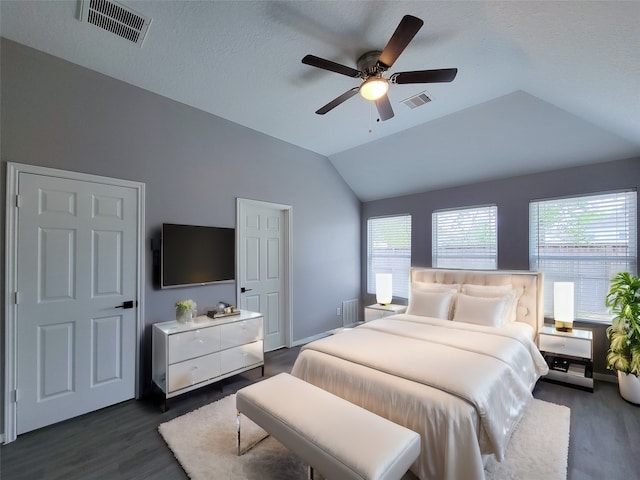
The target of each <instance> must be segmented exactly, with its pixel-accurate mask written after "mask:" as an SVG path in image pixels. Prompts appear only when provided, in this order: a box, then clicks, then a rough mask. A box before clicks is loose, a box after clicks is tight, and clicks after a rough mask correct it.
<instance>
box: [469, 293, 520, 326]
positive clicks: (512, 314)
mask: <svg viewBox="0 0 640 480" xmlns="http://www.w3.org/2000/svg"><path fill="white" fill-rule="evenodd" d="M461 291H462V293H464V294H465V295H469V296H471V297H488V298H494V297H503V296H505V295H508V296H509V297H510V299H509V304H508V305H507V308H506V309H505V318H504V320H505V322H515V321H516V312H517V308H518V301H519V300H520V296H521V295H522V289H521V288H520V289H515V288H513V287H512V286H511V285H472V284H464V285H462V289H461Z"/></svg>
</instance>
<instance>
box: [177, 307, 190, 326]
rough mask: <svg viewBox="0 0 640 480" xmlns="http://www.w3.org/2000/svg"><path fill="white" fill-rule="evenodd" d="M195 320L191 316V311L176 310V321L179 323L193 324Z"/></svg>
mask: <svg viewBox="0 0 640 480" xmlns="http://www.w3.org/2000/svg"><path fill="white" fill-rule="evenodd" d="M192 320H193V317H192V316H191V310H182V311H180V310H178V309H176V321H177V322H178V323H184V324H189V323H191V322H192Z"/></svg>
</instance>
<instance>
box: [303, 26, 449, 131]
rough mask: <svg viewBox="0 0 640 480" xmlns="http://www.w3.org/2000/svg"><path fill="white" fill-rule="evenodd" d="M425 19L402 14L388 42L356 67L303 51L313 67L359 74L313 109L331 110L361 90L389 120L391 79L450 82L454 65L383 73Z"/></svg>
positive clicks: (360, 59)
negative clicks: (352, 83)
mask: <svg viewBox="0 0 640 480" xmlns="http://www.w3.org/2000/svg"><path fill="white" fill-rule="evenodd" d="M423 24H424V22H423V21H422V20H420V19H419V18H417V17H414V16H412V15H405V16H404V17H403V18H402V20H401V21H400V24H399V25H398V27H397V28H396V31H395V32H393V35H392V36H391V38H390V39H389V42H388V43H387V46H386V47H384V49H383V50H382V51H378V50H374V51H371V52H366V53H365V54H364V55H362V56H361V57H360V58H359V59H358V61H357V67H358V69H357V70H356V69H355V68H351V67H347V66H346V65H341V64H339V63H336V62H332V61H331V60H325V59H324V58H320V57H316V56H315V55H306V56H305V57H304V58H303V59H302V63H304V64H307V65H311V66H312V67H317V68H322V69H324V70H329V71H330V72H335V73H340V74H341V75H346V76H348V77H353V78H361V79H362V83H361V84H360V86H358V87H353V88H352V89H350V90H347V91H346V92H345V93H343V94H342V95H340V96H339V97H337V98H335V99H333V100H331V101H330V102H329V103H327V104H326V105H325V106H324V107H322V108H320V109H318V110H316V113H317V114H318V115H324V114H325V113H327V112H329V111H331V110H333V109H334V108H336V107H337V106H338V105H340V104H341V103H343V102H345V101H347V100H349V99H350V98H351V97H353V96H354V95H355V94H356V93H358V92H359V93H360V95H362V96H363V97H364V98H366V99H367V100H373V101H374V102H375V103H376V107H377V109H378V113H379V114H380V119H381V120H383V121H384V120H389V119H390V118H392V117H393V108H391V102H389V97H387V90H388V89H389V84H390V83H399V84H406V83H441V82H451V81H452V80H453V79H454V78H456V74H457V73H458V69H457V68H443V69H438V70H415V71H411V72H397V73H394V74H392V75H391V76H390V77H389V78H385V77H384V76H383V74H384V73H385V72H386V71H387V70H388V69H389V68H391V66H392V65H393V64H394V63H395V61H396V60H397V59H398V57H399V56H400V54H401V53H402V52H403V51H404V49H405V48H407V45H409V42H411V40H413V37H415V35H416V33H418V30H420V28H421V27H422V25H423Z"/></svg>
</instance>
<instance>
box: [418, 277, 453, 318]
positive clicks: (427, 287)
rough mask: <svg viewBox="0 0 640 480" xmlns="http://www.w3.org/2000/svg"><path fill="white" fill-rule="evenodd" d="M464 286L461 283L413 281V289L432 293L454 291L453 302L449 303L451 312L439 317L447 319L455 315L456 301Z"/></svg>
mask: <svg viewBox="0 0 640 480" xmlns="http://www.w3.org/2000/svg"><path fill="white" fill-rule="evenodd" d="M461 287H462V285H461V284H459V283H426V282H413V283H411V291H412V292H413V291H414V290H419V291H421V292H432V293H443V292H444V293H452V294H453V298H452V299H451V304H450V305H449V312H448V313H447V316H446V317H438V318H444V319H446V320H451V318H452V317H453V308H454V305H455V303H456V295H457V294H458V293H459V292H460V288H461Z"/></svg>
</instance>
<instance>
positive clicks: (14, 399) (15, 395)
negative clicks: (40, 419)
mask: <svg viewBox="0 0 640 480" xmlns="http://www.w3.org/2000/svg"><path fill="white" fill-rule="evenodd" d="M11 401H12V402H13V403H17V402H18V389H17V388H16V389H15V390H13V391H12V392H11Z"/></svg>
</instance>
